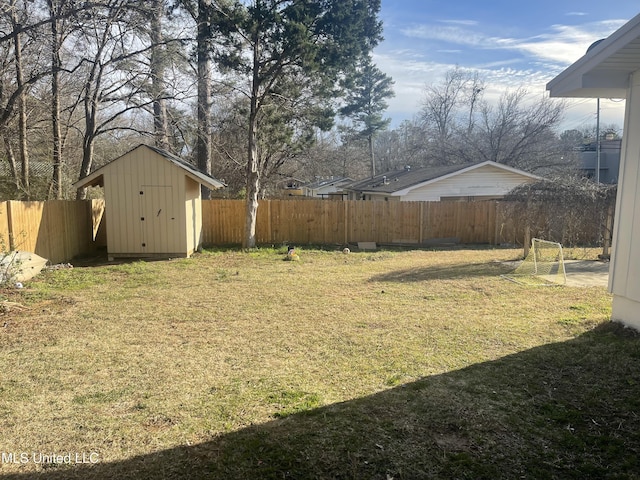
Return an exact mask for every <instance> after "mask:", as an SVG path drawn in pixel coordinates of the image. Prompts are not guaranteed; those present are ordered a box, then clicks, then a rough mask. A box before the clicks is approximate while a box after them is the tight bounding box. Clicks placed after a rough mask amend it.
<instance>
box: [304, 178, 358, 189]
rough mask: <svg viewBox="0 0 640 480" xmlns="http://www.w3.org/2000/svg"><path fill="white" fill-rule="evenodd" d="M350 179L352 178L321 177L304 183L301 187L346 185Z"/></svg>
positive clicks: (314, 187) (313, 187) (315, 187)
mask: <svg viewBox="0 0 640 480" xmlns="http://www.w3.org/2000/svg"><path fill="white" fill-rule="evenodd" d="M352 181H353V179H351V178H348V177H336V178H323V179H320V180H316V181H315V182H311V183H305V184H304V185H302V187H304V188H309V189H313V190H315V189H317V188H322V187H331V186H341V185H346V184H347V183H349V182H352Z"/></svg>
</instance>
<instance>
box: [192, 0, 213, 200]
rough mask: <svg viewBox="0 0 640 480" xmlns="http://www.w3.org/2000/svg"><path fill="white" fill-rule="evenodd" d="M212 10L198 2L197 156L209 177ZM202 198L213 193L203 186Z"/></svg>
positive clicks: (207, 1)
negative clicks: (210, 35)
mask: <svg viewBox="0 0 640 480" xmlns="http://www.w3.org/2000/svg"><path fill="white" fill-rule="evenodd" d="M210 8H211V0H199V1H198V33H197V35H198V38H197V56H198V59H197V62H198V133H197V143H196V156H197V159H198V168H199V169H200V171H202V172H204V173H207V174H209V175H211V121H210V114H211V104H210V97H211V87H210V71H211V60H210V54H209V50H208V44H209V42H208V38H209V30H210V29H209V18H208V13H209V9H210ZM202 198H204V199H209V198H211V191H210V190H209V189H208V188H207V187H205V186H204V185H203V186H202Z"/></svg>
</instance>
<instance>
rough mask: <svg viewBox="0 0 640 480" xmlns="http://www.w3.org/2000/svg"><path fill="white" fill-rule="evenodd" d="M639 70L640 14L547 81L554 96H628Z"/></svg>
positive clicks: (548, 88) (550, 92)
mask: <svg viewBox="0 0 640 480" xmlns="http://www.w3.org/2000/svg"><path fill="white" fill-rule="evenodd" d="M637 70H640V15H636V16H635V17H633V18H632V19H631V20H629V21H628V22H627V23H626V24H624V25H623V26H622V27H620V28H619V29H618V30H616V31H615V32H613V33H612V34H611V35H609V36H608V37H607V38H606V39H604V40H602V41H600V42H597V44H593V45H592V46H591V47H590V48H589V49H588V51H587V52H586V53H585V55H584V56H583V57H582V58H580V59H579V60H577V61H576V62H575V63H573V64H572V65H571V66H569V67H568V68H567V69H566V70H564V71H563V72H562V73H560V74H559V75H558V76H557V77H555V78H554V79H553V80H551V81H550V82H549V83H547V90H549V94H550V95H551V96H552V97H582V98H589V97H591V98H597V97H601V98H625V97H626V95H627V88H628V87H629V78H630V75H631V73H633V72H635V71H637Z"/></svg>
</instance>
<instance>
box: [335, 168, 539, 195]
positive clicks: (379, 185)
mask: <svg viewBox="0 0 640 480" xmlns="http://www.w3.org/2000/svg"><path fill="white" fill-rule="evenodd" d="M487 165H490V166H493V167H496V168H499V169H501V170H505V171H508V172H512V173H518V174H521V175H523V176H526V177H529V178H534V179H536V180H539V179H540V177H538V176H537V175H533V174H532V173H529V172H525V171H522V170H518V169H517V168H513V167H509V166H507V165H503V164H501V163H496V162H492V161H490V160H488V161H485V162H480V163H463V164H460V165H445V166H439V167H423V168H417V169H415V170H414V169H410V168H408V167H406V168H404V169H403V170H395V171H391V172H386V173H382V174H380V175H376V176H375V177H373V178H368V179H366V180H360V181H359V182H354V183H351V184H349V185H346V186H345V187H344V188H345V189H348V190H355V191H358V192H367V193H388V194H392V195H405V194H406V193H407V192H408V191H409V190H412V189H414V188H417V187H422V186H425V185H428V184H430V183H433V182H437V181H440V180H443V179H445V178H450V177H453V176H455V175H461V174H463V173H466V172H470V171H473V170H476V169H478V168H480V167H483V166H487Z"/></svg>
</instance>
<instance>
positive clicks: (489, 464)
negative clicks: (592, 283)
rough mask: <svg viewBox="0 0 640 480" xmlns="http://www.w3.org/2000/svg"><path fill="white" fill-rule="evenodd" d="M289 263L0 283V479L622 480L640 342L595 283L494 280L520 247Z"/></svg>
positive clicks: (638, 463) (263, 257)
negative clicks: (17, 285)
mask: <svg viewBox="0 0 640 480" xmlns="http://www.w3.org/2000/svg"><path fill="white" fill-rule="evenodd" d="M299 254H300V261H297V262H286V261H283V258H284V253H283V251H282V250H274V249H263V250H257V251H255V252H250V253H244V252H239V251H205V252H204V253H202V254H197V255H195V256H194V257H193V258H190V259H177V260H171V261H158V262H140V261H136V262H131V263H125V264H120V265H104V266H91V267H77V268H74V269H68V270H57V271H48V272H45V273H43V274H41V275H40V276H39V277H38V278H37V279H35V280H33V281H31V282H29V283H28V284H27V285H26V288H24V289H22V290H12V291H6V292H4V297H5V299H6V300H9V301H10V302H14V303H6V304H5V308H4V310H3V312H2V315H0V365H1V369H0V453H2V455H3V457H2V463H1V464H0V478H2V479H4V478H20V479H22V478H25V479H26V478H29V479H32V478H33V479H86V478H98V479H102V478H105V479H106V478H118V479H145V478H148V479H152V478H153V479H156V478H157V479H205V478H207V479H209V478H211V479H284V478H291V479H382V480H390V479H395V480H398V479H422V478H433V479H452V478H459V479H467V478H468V479H482V478H486V479H500V478H503V479H514V478H549V479H551V478H558V479H565V478H575V479H585V478H594V479H595V478H598V479H599V478H640V473H638V472H640V417H639V415H640V336H638V335H636V334H634V333H632V332H631V331H628V330H626V329H623V328H622V327H620V326H619V325H617V324H611V323H610V322H609V321H608V318H609V315H610V306H611V299H610V296H609V294H608V293H607V292H606V291H605V289H603V288H598V287H592V288H571V287H557V288H553V287H552V288H532V287H523V286H521V285H518V284H516V283H513V282H509V281H506V280H504V279H502V278H501V277H500V274H501V273H506V272H507V271H508V267H505V266H504V264H503V263H501V261H504V260H513V259H515V258H517V257H518V256H519V255H520V254H521V251H520V250H509V249H496V250H493V249H476V250H472V249H454V250H443V251H380V252H373V253H372V252H368V253H351V254H348V255H345V254H342V253H341V252H337V251H335V252H334V251H322V250H301V251H299ZM51 454H54V455H60V456H62V457H63V458H57V459H56V458H55V456H52V455H51ZM67 454H71V455H72V457H71V458H70V459H69V461H67V459H68V457H64V455H67ZM76 454H78V455H79V457H76ZM43 455H48V456H49V457H46V456H43ZM21 456H22V457H21ZM83 460H84V461H85V462H87V463H77V462H79V461H80V462H81V461H83ZM92 461H94V462H96V463H94V464H91V462H92Z"/></svg>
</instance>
